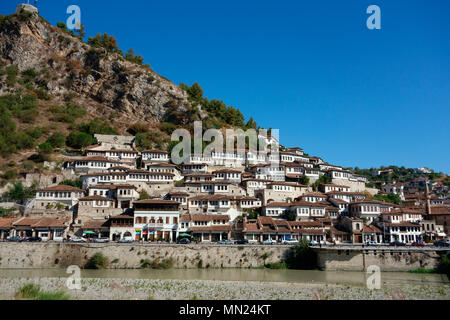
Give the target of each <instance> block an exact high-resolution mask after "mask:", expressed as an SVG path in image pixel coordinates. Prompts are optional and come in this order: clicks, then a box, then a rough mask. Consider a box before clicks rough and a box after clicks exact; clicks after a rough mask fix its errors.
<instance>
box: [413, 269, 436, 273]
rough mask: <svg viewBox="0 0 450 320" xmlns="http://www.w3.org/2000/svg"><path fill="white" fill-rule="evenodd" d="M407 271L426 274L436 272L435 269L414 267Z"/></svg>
mask: <svg viewBox="0 0 450 320" xmlns="http://www.w3.org/2000/svg"><path fill="white" fill-rule="evenodd" d="M408 272H409V273H422V274H428V273H438V272H437V271H436V270H435V269H416V270H410V271H408Z"/></svg>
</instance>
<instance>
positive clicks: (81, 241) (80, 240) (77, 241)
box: [70, 237, 87, 243]
mask: <svg viewBox="0 0 450 320" xmlns="http://www.w3.org/2000/svg"><path fill="white" fill-rule="evenodd" d="M70 242H75V243H86V242H87V240H86V239H85V238H78V237H73V238H72V239H70Z"/></svg>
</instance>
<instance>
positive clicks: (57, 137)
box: [47, 132, 66, 148]
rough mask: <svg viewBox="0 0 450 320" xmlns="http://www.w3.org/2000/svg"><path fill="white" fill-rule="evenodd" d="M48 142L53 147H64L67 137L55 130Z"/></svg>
mask: <svg viewBox="0 0 450 320" xmlns="http://www.w3.org/2000/svg"><path fill="white" fill-rule="evenodd" d="M47 142H48V143H49V144H50V145H51V146H52V147H53V148H62V147H64V145H65V144H66V137H65V136H64V135H63V134H62V133H61V132H55V133H53V134H52V135H51V136H50V137H49V138H48V139H47Z"/></svg>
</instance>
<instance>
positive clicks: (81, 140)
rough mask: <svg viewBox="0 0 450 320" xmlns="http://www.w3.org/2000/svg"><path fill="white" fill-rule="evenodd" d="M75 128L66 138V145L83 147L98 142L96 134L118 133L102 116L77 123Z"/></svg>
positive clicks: (77, 147) (76, 147)
mask: <svg viewBox="0 0 450 320" xmlns="http://www.w3.org/2000/svg"><path fill="white" fill-rule="evenodd" d="M73 130H74V131H72V132H71V133H70V134H69V135H68V137H67V139H66V145H67V146H68V147H72V148H75V149H83V148H86V147H87V146H90V145H92V144H94V143H96V140H95V138H94V135H95V134H118V133H117V131H116V130H114V129H113V128H112V127H111V125H110V124H109V123H108V122H107V121H104V120H101V119H100V118H95V119H93V120H91V121H90V122H87V123H86V122H85V123H81V124H79V125H76V126H74V128H73Z"/></svg>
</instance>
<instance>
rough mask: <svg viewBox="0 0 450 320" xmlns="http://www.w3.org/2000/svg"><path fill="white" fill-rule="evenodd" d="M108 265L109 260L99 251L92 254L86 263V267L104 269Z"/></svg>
mask: <svg viewBox="0 0 450 320" xmlns="http://www.w3.org/2000/svg"><path fill="white" fill-rule="evenodd" d="M108 265H109V260H108V258H107V257H105V256H104V255H103V253H101V252H97V253H96V254H94V255H93V256H92V257H91V258H90V259H89V260H88V262H87V263H86V265H85V268H86V269H105V268H107V267H108Z"/></svg>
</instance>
